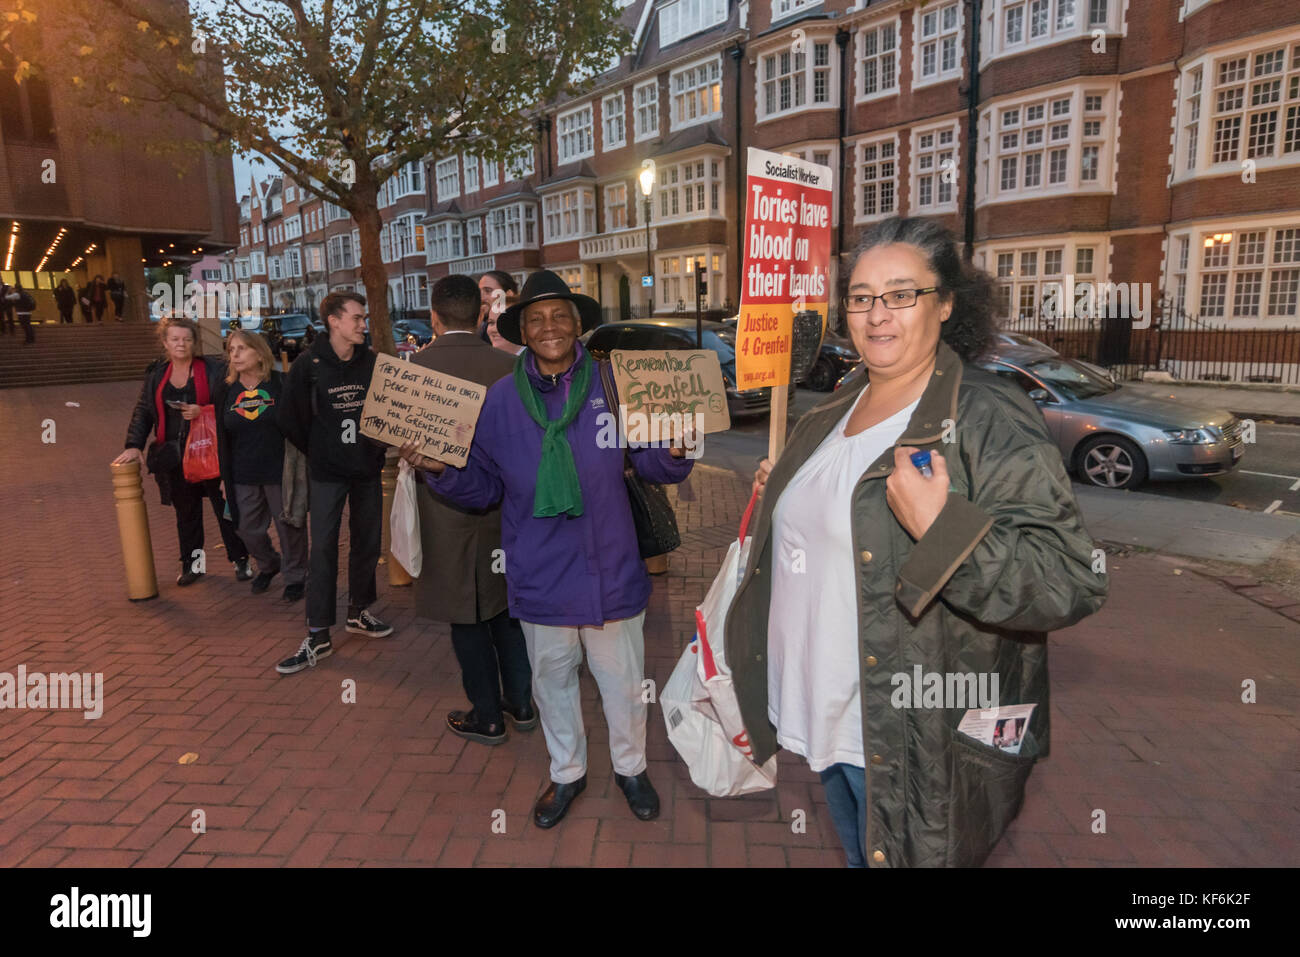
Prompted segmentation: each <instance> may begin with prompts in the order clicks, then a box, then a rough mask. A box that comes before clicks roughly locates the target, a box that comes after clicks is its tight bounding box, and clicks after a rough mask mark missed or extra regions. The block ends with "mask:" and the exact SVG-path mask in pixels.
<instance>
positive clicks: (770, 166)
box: [736, 148, 832, 389]
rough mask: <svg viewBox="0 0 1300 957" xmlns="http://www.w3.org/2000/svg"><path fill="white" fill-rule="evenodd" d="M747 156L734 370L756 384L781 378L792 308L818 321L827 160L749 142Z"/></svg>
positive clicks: (825, 247)
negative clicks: (818, 161) (813, 159)
mask: <svg viewBox="0 0 1300 957" xmlns="http://www.w3.org/2000/svg"><path fill="white" fill-rule="evenodd" d="M748 163H749V167H748V170H749V172H748V176H747V178H746V182H745V197H746V204H745V205H746V209H745V224H746V235H747V239H746V242H745V265H744V272H743V274H742V276H741V284H742V288H741V298H740V320H739V322H738V324H737V328H736V373H737V378H738V380H739V381H738V382H737V387H738V388H741V389H756V388H759V387H761V386H783V385H788V384H789V382H790V351H791V339H792V336H793V327H794V316H795V314H796V313H804V312H814V313H819V314H820V315H821V321H822V324H823V326H824V325H825V321H826V307H827V303H828V302H829V299H830V258H831V208H832V198H831V170H830V167H829V166H818V165H816V164H814V163H807V162H804V161H803V160H798V159H791V158H790V157H788V156H782V155H781V154H779V153H769V152H767V151H765V150H756V149H752V148H751V149H750V150H749V153H748Z"/></svg>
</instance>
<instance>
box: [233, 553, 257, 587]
mask: <svg viewBox="0 0 1300 957" xmlns="http://www.w3.org/2000/svg"><path fill="white" fill-rule="evenodd" d="M234 566H235V581H237V582H246V581H248V580H249V579H251V578H252V577H253V570H252V569H251V568H249V567H248V559H247V558H245V559H244V560H243V561H238V562H235V563H234Z"/></svg>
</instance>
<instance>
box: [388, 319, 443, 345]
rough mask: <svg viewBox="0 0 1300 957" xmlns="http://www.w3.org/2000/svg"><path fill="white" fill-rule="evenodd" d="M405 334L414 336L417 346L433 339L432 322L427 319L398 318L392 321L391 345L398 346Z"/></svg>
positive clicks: (404, 339)
mask: <svg viewBox="0 0 1300 957" xmlns="http://www.w3.org/2000/svg"><path fill="white" fill-rule="evenodd" d="M407 336H415V344H416V345H417V346H423V345H428V344H429V343H430V342H432V341H433V323H431V322H430V321H429V320H428V319H398V320H397V321H396V322H394V323H393V345H395V346H400V345H401V344H402V343H403V342H405V341H406V337H407Z"/></svg>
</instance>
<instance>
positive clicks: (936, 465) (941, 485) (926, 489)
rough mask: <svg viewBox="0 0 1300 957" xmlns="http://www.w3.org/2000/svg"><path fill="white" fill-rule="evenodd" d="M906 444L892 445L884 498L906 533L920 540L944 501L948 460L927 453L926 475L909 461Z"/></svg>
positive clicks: (932, 453)
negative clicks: (890, 465) (892, 450)
mask: <svg viewBox="0 0 1300 957" xmlns="http://www.w3.org/2000/svg"><path fill="white" fill-rule="evenodd" d="M917 451H920V450H919V449H915V448H912V447H910V446H899V447H898V448H896V449H894V471H893V473H892V474H891V475H890V476H889V477H888V478H886V479H885V501H886V502H887V503H888V505H889V507H890V509H892V510H893V513H894V517H895V518H897V519H898V524H899V525H902V526H903V528H904V529H905V530H906V531H907V534H909V535H911V536H912V538H914V539H917V540H920V538H921V536H923V535H924V534H925V533H926V532H928V531H929V530H930V526H931V525H933V524H934V520H935V519H936V518H938V517H939V513H940V512H942V511H943V507H944V505H945V504H946V503H947V501H948V463H947V462H945V461H944V459H943V456H942V455H940V454H939V453H938V452H931V453H930V470H931V471H932V472H933V473H934V474H933V475H932V476H931V477H930V478H926V477H925V476H924V475H922V474H921V470H920V469H918V468H917V467H916V466H915V465H913V464H912V458H911V456H912V453H913V452H917Z"/></svg>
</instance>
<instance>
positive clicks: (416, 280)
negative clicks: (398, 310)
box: [402, 272, 429, 309]
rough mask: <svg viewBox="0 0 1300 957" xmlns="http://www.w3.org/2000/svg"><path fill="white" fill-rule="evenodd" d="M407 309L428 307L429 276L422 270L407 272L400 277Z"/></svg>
mask: <svg viewBox="0 0 1300 957" xmlns="http://www.w3.org/2000/svg"><path fill="white" fill-rule="evenodd" d="M402 283H403V285H404V286H405V289H404V290H403V293H404V294H405V298H406V308H407V309H428V308H429V277H428V275H427V274H425V273H422V272H414V273H407V274H406V275H405V276H403V277H402Z"/></svg>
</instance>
